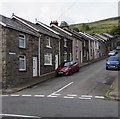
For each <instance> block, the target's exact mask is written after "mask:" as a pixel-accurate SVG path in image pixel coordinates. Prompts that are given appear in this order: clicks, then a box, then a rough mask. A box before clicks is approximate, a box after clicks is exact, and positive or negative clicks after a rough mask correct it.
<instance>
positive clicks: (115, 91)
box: [106, 72, 120, 101]
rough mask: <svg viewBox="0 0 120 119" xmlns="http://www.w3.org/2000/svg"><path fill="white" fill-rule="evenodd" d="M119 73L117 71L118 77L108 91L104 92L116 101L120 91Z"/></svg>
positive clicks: (119, 96)
mask: <svg viewBox="0 0 120 119" xmlns="http://www.w3.org/2000/svg"><path fill="white" fill-rule="evenodd" d="M119 73H120V72H118V77H117V78H116V79H115V80H114V82H113V83H112V85H111V87H110V88H109V89H110V90H108V92H107V93H106V97H108V98H110V99H114V100H117V101H120V93H119V89H120V77H119Z"/></svg>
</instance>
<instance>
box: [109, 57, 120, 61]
mask: <svg viewBox="0 0 120 119" xmlns="http://www.w3.org/2000/svg"><path fill="white" fill-rule="evenodd" d="M108 61H119V57H109V58H108Z"/></svg>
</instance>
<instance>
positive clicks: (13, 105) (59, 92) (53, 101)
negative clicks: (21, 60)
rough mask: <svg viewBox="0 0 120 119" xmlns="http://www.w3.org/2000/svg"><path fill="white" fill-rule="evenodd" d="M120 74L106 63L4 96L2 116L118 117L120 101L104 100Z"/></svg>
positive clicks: (102, 62) (100, 62) (103, 61)
mask: <svg viewBox="0 0 120 119" xmlns="http://www.w3.org/2000/svg"><path fill="white" fill-rule="evenodd" d="M117 77H118V71H106V70H105V60H102V61H99V62H97V63H94V64H91V65H88V66H85V67H83V68H81V69H80V71H79V72H77V73H75V74H73V75H71V76H63V77H56V78H54V79H50V80H48V81H45V82H43V83H40V84H39V85H36V86H34V87H31V88H28V89H25V90H23V91H21V92H18V93H15V94H11V95H3V96H2V105H3V109H2V113H3V114H14V115H29V116H38V117H118V102H117V101H112V100H107V99H105V98H104V96H105V91H106V88H108V87H109V86H110V85H111V84H112V82H113V81H114V80H115V78H117Z"/></svg>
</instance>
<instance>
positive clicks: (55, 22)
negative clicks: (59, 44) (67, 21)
mask: <svg viewBox="0 0 120 119" xmlns="http://www.w3.org/2000/svg"><path fill="white" fill-rule="evenodd" d="M52 24H54V25H56V26H58V22H57V20H55V21H51V23H50V25H52Z"/></svg>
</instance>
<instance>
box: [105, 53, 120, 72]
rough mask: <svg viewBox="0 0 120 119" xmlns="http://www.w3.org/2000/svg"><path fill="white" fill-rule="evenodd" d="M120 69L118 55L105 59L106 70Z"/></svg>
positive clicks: (119, 57)
mask: <svg viewBox="0 0 120 119" xmlns="http://www.w3.org/2000/svg"><path fill="white" fill-rule="evenodd" d="M110 69H116V70H120V56H118V55H116V56H110V57H109V58H108V59H107V61H106V70H110Z"/></svg>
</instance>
